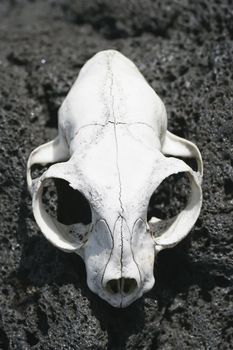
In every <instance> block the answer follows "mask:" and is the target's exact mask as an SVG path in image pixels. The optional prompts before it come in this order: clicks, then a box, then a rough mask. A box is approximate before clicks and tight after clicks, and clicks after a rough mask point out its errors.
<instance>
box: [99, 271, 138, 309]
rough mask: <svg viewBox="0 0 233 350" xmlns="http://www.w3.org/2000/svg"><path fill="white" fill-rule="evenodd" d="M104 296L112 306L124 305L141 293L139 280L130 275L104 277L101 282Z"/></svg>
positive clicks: (121, 306)
mask: <svg viewBox="0 0 233 350" xmlns="http://www.w3.org/2000/svg"><path fill="white" fill-rule="evenodd" d="M102 288H103V294H102V298H104V299H105V300H106V301H108V303H110V304H111V305H112V306H114V307H120V308H123V307H126V306H128V305H129V304H131V303H132V302H133V301H134V300H136V299H138V298H139V297H140V296H141V295H142V292H141V289H140V280H138V279H137V278H133V277H132V276H131V277H120V278H109V279H108V278H105V279H104V280H103V282H102Z"/></svg>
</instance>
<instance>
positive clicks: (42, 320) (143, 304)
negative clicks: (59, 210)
mask: <svg viewBox="0 0 233 350" xmlns="http://www.w3.org/2000/svg"><path fill="white" fill-rule="evenodd" d="M105 48H116V49H118V50H120V51H121V52H122V53H124V54H125V55H126V56H128V57H129V58H131V59H132V60H133V61H134V62H135V63H136V64H137V65H138V67H139V68H140V70H141V71H142V73H143V74H144V75H145V77H146V78H147V79H148V81H149V82H150V83H151V85H152V87H153V88H154V89H155V90H156V91H157V93H158V94H159V95H160V96H161V97H162V99H163V100H164V102H165V104H166V106H167V109H168V112H169V129H170V130H171V131H173V132H174V133H176V134H178V135H181V136H184V137H186V138H187V139H190V140H192V141H194V142H195V143H196V144H197V145H198V146H199V148H200V150H201V152H202V155H203V160H204V166H205V173H204V183H203V191H204V203H203V208H202V212H201V216H200V218H199V220H198V222H197V224H196V225H195V227H194V228H193V230H192V232H191V233H190V235H189V237H188V238H187V239H186V240H185V241H183V242H182V243H181V244H180V245H179V246H177V247H176V248H174V249H171V250H167V251H163V252H161V253H160V255H159V257H158V260H157V263H156V267H155V268H156V284H155V287H154V288H153V290H152V291H151V292H150V293H148V294H147V295H145V296H144V297H143V298H142V299H140V300H138V301H137V302H135V303H134V304H132V305H131V306H130V307H129V308H127V309H124V310H116V309H113V308H112V307H110V306H109V305H107V304H106V303H105V302H104V301H102V300H100V299H99V298H98V297H97V296H95V295H94V294H92V293H91V292H90V291H89V289H88V287H87V285H86V276H85V266H84V264H83V262H82V261H81V259H80V258H79V257H78V256H76V255H72V254H71V255H69V254H65V253H62V252H60V251H58V250H57V249H56V248H54V247H53V246H52V245H51V244H50V243H49V242H47V241H46V240H45V238H44V237H43V235H42V234H41V233H40V232H39V229H38V227H37V225H36V223H35V221H34V219H33V216H32V211H31V199H30V196H29V194H28V192H27V188H26V183H25V166H26V160H27V157H28V155H29V153H30V151H31V150H32V149H33V148H35V147H36V146H38V145H40V144H42V143H43V142H45V141H47V140H50V139H52V138H53V137H54V136H55V135H56V133H57V130H56V125H57V109H58V107H59V105H60V103H61V101H62V100H63V98H64V97H65V95H66V94H67V92H68V90H69V88H70V86H71V84H72V82H73V81H74V79H75V77H76V76H77V74H78V72H79V69H80V68H81V66H82V65H83V64H84V63H85V61H86V60H87V59H88V58H89V57H90V56H91V55H93V54H94V53H96V52H97V51H100V50H102V49H105ZM232 67H233V7H232V1H231V0H222V1H218V0H211V1H208V0H197V1H191V0H181V1H173V0H159V1H152V0H145V1H136V0H135V1H134V0H118V1H116V2H115V1H107V0H87V1H86V0H57V1H55V0H54V1H51V0H50V1H49V0H47V1H45V0H44V1H43V0H41V1H39V0H37V1H36V0H34V1H29V0H28V1H27V0H11V1H8V0H1V2H0V222H1V230H0V242H1V243H0V349H3V350H6V349H15V350H20V349H22V350H27V349H43V350H47V349H51V350H54V349H59V350H60V349H81V350H85V349H101V350H102V349H114V350H117V349H144V350H145V349H161V350H170V349H172V350H174V349H179V350H180V349H185V350H187V349H192V350H193V349H198V350H202V349H203V350H204V349H211V350H215V349H224V350H225V349H233V232H232V231H233V229H232V226H233V215H232V213H233V168H232V167H233V149H232V144H233V136H232V135H233V112H232V111H233V89H232V86H233V84H232V82H233V73H232ZM178 201H179V197H178Z"/></svg>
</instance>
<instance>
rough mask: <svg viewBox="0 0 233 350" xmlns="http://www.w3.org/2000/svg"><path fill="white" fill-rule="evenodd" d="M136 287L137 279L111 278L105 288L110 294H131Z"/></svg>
mask: <svg viewBox="0 0 233 350" xmlns="http://www.w3.org/2000/svg"><path fill="white" fill-rule="evenodd" d="M136 289H137V281H136V280H135V279H134V278H124V277H122V278H119V279H112V280H110V281H108V282H107V284H106V290H107V291H108V292H109V293H110V294H118V293H120V294H126V295H129V294H132V293H133V292H134V291H135V290H136Z"/></svg>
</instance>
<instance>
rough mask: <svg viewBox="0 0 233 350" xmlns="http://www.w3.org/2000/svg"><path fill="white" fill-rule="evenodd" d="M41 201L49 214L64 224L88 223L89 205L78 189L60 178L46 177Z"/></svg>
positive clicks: (89, 216) (89, 218) (89, 220)
mask: <svg viewBox="0 0 233 350" xmlns="http://www.w3.org/2000/svg"><path fill="white" fill-rule="evenodd" d="M42 202H43V204H44V206H45V210H46V211H47V212H48V214H49V215H51V216H53V217H55V218H56V219H57V220H58V221H59V222H61V223H62V224H65V225H73V224H77V223H82V224H85V225H87V224H89V223H91V220H92V214H91V207H90V204H89V203H88V201H87V199H86V198H85V197H84V196H83V194H82V193H81V192H79V191H78V190H74V189H73V188H72V187H70V185H69V183H68V182H67V181H65V180H62V179H47V180H46V181H45V184H44V188H43V195H42Z"/></svg>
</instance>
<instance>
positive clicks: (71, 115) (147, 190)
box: [27, 50, 203, 307]
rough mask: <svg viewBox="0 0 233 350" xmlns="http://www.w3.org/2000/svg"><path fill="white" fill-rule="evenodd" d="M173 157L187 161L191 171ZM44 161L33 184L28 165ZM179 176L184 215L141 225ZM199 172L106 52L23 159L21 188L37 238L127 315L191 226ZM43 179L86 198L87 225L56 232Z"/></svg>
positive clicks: (141, 82)
mask: <svg viewBox="0 0 233 350" xmlns="http://www.w3.org/2000/svg"><path fill="white" fill-rule="evenodd" d="M165 154H166V155H169V156H173V157H166V156H165ZM177 156H178V157H193V158H195V159H196V161H197V164H198V171H197V172H196V171H193V170H192V169H191V168H190V167H189V166H188V165H187V164H186V163H185V162H183V161H182V160H179V159H177V158H175V157H177ZM47 163H55V164H53V165H51V166H50V167H49V168H48V170H47V171H45V172H44V173H43V175H42V176H41V177H39V178H36V179H34V180H32V178H31V167H32V165H33V164H41V165H45V164H47ZM179 172H186V173H187V174H188V177H189V180H190V185H191V193H190V197H189V200H188V204H187V206H186V208H185V209H184V210H183V211H181V212H180V213H179V214H178V215H177V216H176V217H174V218H172V219H170V220H167V221H161V220H159V219H157V218H155V217H153V218H152V219H151V220H150V221H149V222H147V208H148V204H149V200H150V197H151V195H152V194H153V192H154V191H155V190H156V188H157V187H158V186H159V184H160V183H161V182H162V181H163V180H164V179H165V178H166V177H168V176H169V175H171V174H176V173H179ZM202 172H203V165H202V159H201V155H200V152H199V150H198V148H197V147H196V146H195V145H194V144H193V143H191V142H189V141H187V140H185V139H183V138H180V137H177V136H175V135H174V134H172V133H170V132H169V131H167V115H166V110H165V106H164V104H163V102H162V101H161V99H160V98H159V97H158V95H157V94H156V93H155V92H154V91H153V90H152V88H151V87H150V86H149V84H148V83H147V82H146V80H145V79H144V78H143V76H142V75H141V73H140V72H139V71H138V69H137V68H136V66H135V65H134V64H133V63H132V62H131V61H130V60H129V59H127V58H126V57H125V56H123V55H122V54H120V53H119V52H117V51H115V50H107V51H102V52H99V53H97V54H96V55H95V56H94V57H93V58H91V59H90V60H89V61H88V62H87V63H86V64H85V65H84V66H83V68H82V69H81V71H80V74H79V76H78V79H77V80H76V82H75V83H74V85H73V86H72V88H71V90H70V92H69V93H68V95H67V97H66V99H65V100H64V102H63V104H62V106H61V108H60V110H59V132H58V136H57V137H56V138H55V139H54V140H53V141H50V142H48V143H46V144H44V145H41V146H40V147H38V148H36V149H35V150H34V151H33V152H32V153H31V155H30V157H29V159H28V165H27V182H28V187H29V190H30V192H31V194H32V199H33V213H34V216H35V219H36V222H37V224H38V225H39V227H40V229H41V231H42V233H43V234H44V236H45V237H46V238H47V239H48V240H49V241H50V242H51V243H52V244H54V245H55V246H56V247H58V248H60V249H62V250H63V251H66V252H75V253H77V254H79V255H80V256H81V257H82V258H83V259H84V261H85V264H86V269H87V283H88V286H89V288H90V289H91V290H92V291H93V292H95V293H97V294H98V295H99V296H100V297H101V298H103V299H105V300H106V301H107V302H109V303H110V304H111V305H113V306H115V307H126V306H128V305H129V304H131V303H132V302H133V301H134V300H136V299H137V298H139V297H141V296H142V294H143V293H144V292H146V291H148V290H150V289H151V288H152V286H153V285H154V275H153V268H154V258H155V255H156V254H157V253H158V252H159V251H160V250H162V249H164V248H170V247H173V246H175V245H176V244H177V243H179V242H180V241H181V240H182V239H183V238H184V237H185V236H186V235H187V234H188V232H189V231H190V230H191V228H192V226H193V225H194V223H195V222H196V220H197V218H198V215H199V213H200V208H201V202H202V191H201V179H202ZM49 178H60V179H63V180H66V181H67V182H68V183H69V185H70V186H71V187H72V188H73V189H74V190H78V191H80V192H81V193H82V194H83V195H84V196H85V198H86V199H87V201H88V202H89V204H90V207H91V212H92V222H91V223H90V224H88V225H84V224H81V223H78V224H74V225H64V224H62V223H60V222H58V220H56V219H55V218H53V217H51V216H50V215H49V214H48V213H47V212H46V211H45V209H44V207H43V203H42V191H43V186H44V183H45V180H46V179H49ZM77 210H79V208H77Z"/></svg>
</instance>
